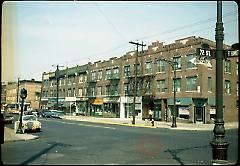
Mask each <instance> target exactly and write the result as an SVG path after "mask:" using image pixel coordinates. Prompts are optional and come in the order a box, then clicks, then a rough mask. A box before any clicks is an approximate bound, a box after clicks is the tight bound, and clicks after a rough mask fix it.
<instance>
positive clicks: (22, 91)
mask: <svg viewBox="0 0 240 166" xmlns="http://www.w3.org/2000/svg"><path fill="white" fill-rule="evenodd" d="M20 93H21V94H20V97H21V99H22V105H21V113H20V118H19V126H18V129H17V131H16V133H17V134H23V131H22V116H23V104H24V99H26V98H27V90H26V89H24V88H23V89H21V92H20Z"/></svg>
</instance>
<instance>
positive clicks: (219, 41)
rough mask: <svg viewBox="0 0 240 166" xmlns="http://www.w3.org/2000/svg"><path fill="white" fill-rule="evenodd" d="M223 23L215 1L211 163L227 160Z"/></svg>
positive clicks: (220, 3) (219, 5) (218, 3)
mask: <svg viewBox="0 0 240 166" xmlns="http://www.w3.org/2000/svg"><path fill="white" fill-rule="evenodd" d="M223 30H224V28H223V23H222V2H221V1H217V23H216V29H215V31H216V34H215V40H216V118H215V121H214V124H215V126H214V129H213V133H214V139H213V141H212V142H211V143H210V144H211V146H212V154H213V156H212V157H213V161H219V160H220V161H221V160H227V148H228V145H229V143H227V142H226V141H225V139H224V137H225V128H224V121H223V39H224V34H223Z"/></svg>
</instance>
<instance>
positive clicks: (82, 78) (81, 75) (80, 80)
mask: <svg viewBox="0 0 240 166" xmlns="http://www.w3.org/2000/svg"><path fill="white" fill-rule="evenodd" d="M82 82H84V76H83V74H80V75H79V83H82Z"/></svg>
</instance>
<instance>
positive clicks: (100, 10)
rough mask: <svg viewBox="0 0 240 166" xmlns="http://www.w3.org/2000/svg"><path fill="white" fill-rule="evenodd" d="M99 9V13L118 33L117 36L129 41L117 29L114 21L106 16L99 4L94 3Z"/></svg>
mask: <svg viewBox="0 0 240 166" xmlns="http://www.w3.org/2000/svg"><path fill="white" fill-rule="evenodd" d="M94 4H95V5H96V7H97V9H98V11H99V12H100V13H101V14H102V15H103V17H104V18H105V19H106V20H107V22H108V23H109V24H110V25H111V26H112V28H113V29H114V30H115V31H116V32H117V34H118V35H119V36H120V37H121V38H122V39H123V40H124V41H127V39H126V38H125V37H124V35H123V34H122V33H121V32H120V31H119V30H118V29H117V28H116V26H115V25H114V24H113V23H112V21H111V20H110V19H109V18H108V17H107V16H106V15H105V14H104V12H103V11H102V9H101V8H100V6H99V5H98V4H97V3H94Z"/></svg>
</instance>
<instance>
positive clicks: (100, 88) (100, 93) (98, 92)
mask: <svg viewBox="0 0 240 166" xmlns="http://www.w3.org/2000/svg"><path fill="white" fill-rule="evenodd" d="M97 94H98V95H102V87H101V86H99V87H98V91H97Z"/></svg>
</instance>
